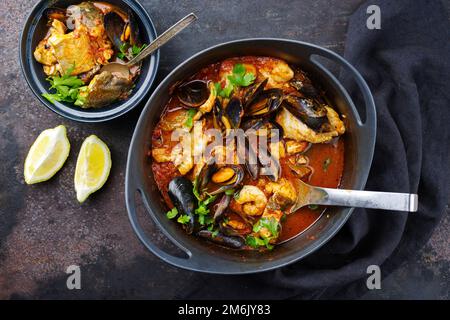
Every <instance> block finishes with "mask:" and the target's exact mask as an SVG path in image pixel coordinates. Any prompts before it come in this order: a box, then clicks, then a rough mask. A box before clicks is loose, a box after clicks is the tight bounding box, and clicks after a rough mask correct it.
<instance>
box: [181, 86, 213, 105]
mask: <svg viewBox="0 0 450 320" xmlns="http://www.w3.org/2000/svg"><path fill="white" fill-rule="evenodd" d="M176 94H177V97H178V100H180V102H181V103H182V104H184V105H185V106H187V107H190V108H197V107H199V106H201V105H202V104H203V103H205V102H206V100H208V97H209V88H208V84H207V82H206V81H203V80H192V81H189V82H186V83H184V84H182V85H180V86H179V87H178V88H177V89H176Z"/></svg>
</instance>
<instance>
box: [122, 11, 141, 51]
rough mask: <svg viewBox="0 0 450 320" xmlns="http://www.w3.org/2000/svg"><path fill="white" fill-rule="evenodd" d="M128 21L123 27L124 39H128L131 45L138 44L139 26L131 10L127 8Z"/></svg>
mask: <svg viewBox="0 0 450 320" xmlns="http://www.w3.org/2000/svg"><path fill="white" fill-rule="evenodd" d="M127 14H128V22H127V24H126V25H125V28H124V35H123V36H124V40H128V41H129V42H130V44H131V45H137V46H139V45H140V36H139V26H138V23H137V20H136V18H135V16H134V14H133V12H132V11H131V10H129V9H128V11H127Z"/></svg>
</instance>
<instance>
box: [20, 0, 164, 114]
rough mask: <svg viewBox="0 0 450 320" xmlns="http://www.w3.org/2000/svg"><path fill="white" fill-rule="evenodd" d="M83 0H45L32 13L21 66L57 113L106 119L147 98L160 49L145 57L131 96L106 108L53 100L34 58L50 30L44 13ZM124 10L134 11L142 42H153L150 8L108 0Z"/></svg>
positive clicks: (44, 101) (22, 43) (127, 0)
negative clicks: (36, 49) (35, 51)
mask: <svg viewBox="0 0 450 320" xmlns="http://www.w3.org/2000/svg"><path fill="white" fill-rule="evenodd" d="M81 2H83V0H41V1H39V2H38V3H37V4H36V5H35V7H34V8H33V10H32V11H31V12H30V14H29V15H28V18H27V20H26V22H25V25H24V28H23V30H22V35H21V40H20V48H19V52H20V65H21V67H22V71H23V74H24V76H25V79H26V81H27V83H28V85H29V87H30V88H31V90H32V91H33V93H34V94H35V95H36V97H37V98H38V99H39V100H40V102H42V104H44V105H45V106H46V107H47V108H49V109H50V110H52V111H53V112H56V113H57V114H59V115H61V116H63V117H65V118H68V119H72V120H75V121H79V122H103V121H107V120H111V119H114V118H117V117H119V116H121V115H123V114H125V113H127V112H128V111H130V110H131V109H133V108H134V107H136V106H137V105H139V102H141V101H142V99H144V98H145V96H146V95H147V93H148V92H149V90H150V88H151V86H152V83H153V81H154V79H155V77H156V72H157V69H158V62H159V50H158V51H156V52H155V53H153V55H152V56H151V57H148V58H147V59H145V60H144V61H143V63H142V66H141V74H140V75H139V77H138V79H137V80H136V82H135V87H134V88H133V91H132V93H131V95H130V96H129V97H128V98H127V99H125V100H123V101H116V102H114V103H111V104H110V105H108V106H105V107H102V108H89V109H82V108H80V107H78V106H75V105H73V104H71V103H65V102H55V103H51V102H50V101H48V100H47V99H45V98H44V97H43V96H42V94H43V93H47V92H49V87H50V84H49V82H48V81H46V75H45V73H44V71H43V68H42V65H41V64H40V63H39V62H37V61H36V59H34V56H33V52H34V50H35V48H36V46H37V45H38V43H39V41H41V40H42V39H43V38H44V37H45V35H46V33H47V30H48V25H47V18H46V17H45V16H44V15H43V12H44V10H45V9H47V8H49V7H57V8H67V7H68V6H69V5H72V4H79V3H81ZM105 2H107V3H110V4H113V5H115V6H117V7H119V8H120V9H122V10H124V11H126V12H127V11H128V10H130V11H131V12H132V13H133V14H134V17H135V18H136V21H137V24H138V27H139V36H140V38H141V39H140V40H141V42H142V43H146V44H148V43H150V42H151V41H153V40H154V39H155V38H156V29H155V27H154V25H153V22H152V20H151V18H150V16H149V15H148V13H147V11H146V10H145V9H144V7H143V6H142V5H140V4H139V3H138V2H137V1H136V0H106V1H105Z"/></svg>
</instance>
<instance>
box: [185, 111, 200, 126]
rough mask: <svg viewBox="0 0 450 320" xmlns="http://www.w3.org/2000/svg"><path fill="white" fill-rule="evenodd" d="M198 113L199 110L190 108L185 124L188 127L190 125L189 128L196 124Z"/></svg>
mask: <svg viewBox="0 0 450 320" xmlns="http://www.w3.org/2000/svg"><path fill="white" fill-rule="evenodd" d="M196 114H197V110H196V109H189V110H188V118H187V120H186V122H185V123H184V125H185V126H186V127H188V128H189V129H190V128H192V126H193V125H194V116H195V115H196Z"/></svg>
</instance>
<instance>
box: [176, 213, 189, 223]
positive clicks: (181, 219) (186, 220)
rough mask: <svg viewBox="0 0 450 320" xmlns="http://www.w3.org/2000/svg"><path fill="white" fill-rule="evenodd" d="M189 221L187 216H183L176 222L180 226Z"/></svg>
mask: <svg viewBox="0 0 450 320" xmlns="http://www.w3.org/2000/svg"><path fill="white" fill-rule="evenodd" d="M189 221H191V218H190V217H189V216H188V215H187V214H183V215H181V216H179V217H178V219H177V222H178V223H181V224H186V223H188V222H189Z"/></svg>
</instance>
